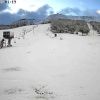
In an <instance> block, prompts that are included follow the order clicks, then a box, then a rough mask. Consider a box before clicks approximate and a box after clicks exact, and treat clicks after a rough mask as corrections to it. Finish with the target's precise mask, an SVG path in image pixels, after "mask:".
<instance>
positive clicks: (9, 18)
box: [0, 5, 53, 24]
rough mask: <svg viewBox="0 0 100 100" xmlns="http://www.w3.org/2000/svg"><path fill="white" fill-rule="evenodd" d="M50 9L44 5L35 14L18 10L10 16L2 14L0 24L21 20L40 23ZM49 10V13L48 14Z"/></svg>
mask: <svg viewBox="0 0 100 100" xmlns="http://www.w3.org/2000/svg"><path fill="white" fill-rule="evenodd" d="M50 9H52V8H51V7H50V6H49V5H44V6H42V7H40V8H39V9H38V10H37V11H35V12H29V11H26V10H23V9H20V10H19V11H18V12H17V13H15V14H11V13H9V12H3V13H0V24H10V23H12V22H14V21H17V20H19V19H22V18H27V19H35V20H36V21H41V20H43V19H45V18H46V17H47V16H48V13H51V10H50ZM49 10H50V12H48V11H49ZM52 12H53V11H52Z"/></svg>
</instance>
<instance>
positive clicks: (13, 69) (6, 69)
mask: <svg viewBox="0 0 100 100" xmlns="http://www.w3.org/2000/svg"><path fill="white" fill-rule="evenodd" d="M2 70H3V71H4V72H13V71H21V68H20V67H10V68H4V69H2Z"/></svg>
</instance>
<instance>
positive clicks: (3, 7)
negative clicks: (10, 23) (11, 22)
mask: <svg viewBox="0 0 100 100" xmlns="http://www.w3.org/2000/svg"><path fill="white" fill-rule="evenodd" d="M6 9H8V5H7V4H6V3H0V12H1V11H3V10H6Z"/></svg>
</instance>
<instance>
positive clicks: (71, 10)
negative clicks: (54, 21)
mask: <svg viewBox="0 0 100 100" xmlns="http://www.w3.org/2000/svg"><path fill="white" fill-rule="evenodd" d="M60 13H62V14H65V15H81V10H80V9H78V8H65V9H62V10H61V11H60Z"/></svg>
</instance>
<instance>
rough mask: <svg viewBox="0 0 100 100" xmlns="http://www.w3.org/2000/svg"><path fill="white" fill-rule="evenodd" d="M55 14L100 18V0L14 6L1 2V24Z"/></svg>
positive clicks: (40, 0)
mask: <svg viewBox="0 0 100 100" xmlns="http://www.w3.org/2000/svg"><path fill="white" fill-rule="evenodd" d="M6 1H7V0H6ZM9 1H12V0H9ZM13 1H14V0H13ZM55 13H61V14H64V15H74V16H100V0H16V3H13V4H12V3H5V0H0V23H10V22H13V21H14V20H18V19H21V18H33V17H34V18H37V19H42V18H45V17H46V16H48V15H50V14H55Z"/></svg>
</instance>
